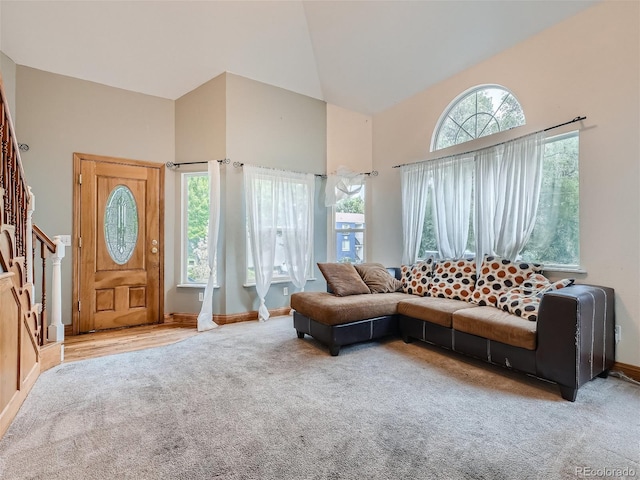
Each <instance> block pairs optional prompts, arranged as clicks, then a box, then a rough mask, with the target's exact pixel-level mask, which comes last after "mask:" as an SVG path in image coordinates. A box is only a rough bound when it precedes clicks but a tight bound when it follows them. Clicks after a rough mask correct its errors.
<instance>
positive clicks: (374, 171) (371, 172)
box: [233, 162, 378, 178]
mask: <svg viewBox="0 0 640 480" xmlns="http://www.w3.org/2000/svg"><path fill="white" fill-rule="evenodd" d="M233 166H234V167H236V168H242V167H244V163H241V162H233ZM266 168H270V169H271V170H282V171H286V170H284V169H282V168H273V167H266ZM296 173H305V172H296ZM314 175H315V176H316V177H320V178H327V174H326V173H314ZM361 175H368V176H370V177H377V176H378V171H377V170H372V171H370V172H363V173H361Z"/></svg>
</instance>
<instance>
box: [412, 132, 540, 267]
mask: <svg viewBox="0 0 640 480" xmlns="http://www.w3.org/2000/svg"><path fill="white" fill-rule="evenodd" d="M544 141H545V137H544V133H543V132H538V133H535V134H531V135H527V136H525V137H521V138H518V139H515V140H512V141H509V142H506V143H504V144H502V145H498V146H495V147H490V148H486V149H482V150H478V151H475V152H470V153H466V154H461V155H456V156H452V157H447V158H444V159H438V160H432V161H426V162H421V163H417V164H412V165H404V166H402V167H401V169H400V170H401V186H402V232H403V255H402V262H403V263H404V264H410V263H413V262H415V261H416V259H417V256H418V252H419V248H420V242H421V239H422V233H423V228H424V218H425V207H426V202H427V195H428V194H431V195H432V199H433V211H432V212H431V214H432V215H433V220H434V229H435V236H436V241H437V245H438V255H439V256H440V258H460V257H462V256H464V254H465V251H466V247H467V243H468V240H469V226H470V223H471V212H472V211H473V225H474V236H475V254H476V259H477V261H478V262H481V261H482V258H483V256H484V255H486V254H488V255H499V256H501V257H505V258H508V259H510V260H515V259H516V258H517V257H518V255H519V254H520V253H521V252H522V250H523V249H524V247H525V245H526V244H527V242H528V241H529V238H530V237H531V233H532V232H533V228H534V226H535V223H536V216H537V209H538V203H539V199H540V188H541V184H542V175H543V156H544Z"/></svg>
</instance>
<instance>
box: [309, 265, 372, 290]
mask: <svg viewBox="0 0 640 480" xmlns="http://www.w3.org/2000/svg"><path fill="white" fill-rule="evenodd" d="M318 268H319V269H320V271H321V272H322V275H323V276H324V279H325V280H326V281H327V284H328V285H329V288H330V289H331V292H332V293H333V294H334V295H337V296H338V297H346V296H348V295H359V294H361V293H371V292H370V291H369V287H367V284H366V283H364V282H363V281H362V278H360V275H358V272H357V271H356V269H355V268H353V265H351V264H350V263H318Z"/></svg>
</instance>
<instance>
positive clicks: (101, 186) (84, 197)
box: [73, 154, 164, 333]
mask: <svg viewBox="0 0 640 480" xmlns="http://www.w3.org/2000/svg"><path fill="white" fill-rule="evenodd" d="M74 172H75V175H76V184H75V188H74V197H75V202H74V204H75V213H74V223H75V226H74V240H75V242H74V243H75V246H76V247H77V248H76V249H75V250H74V251H75V252H76V255H74V272H75V273H76V275H74V289H73V290H74V309H73V313H74V322H73V323H74V325H73V326H74V328H73V330H74V333H85V332H91V331H94V330H105V329H110V328H118V327H127V326H132V325H144V324H150V323H159V322H160V320H161V318H162V316H163V308H162V299H163V295H162V271H163V263H164V261H163V245H162V231H163V225H162V222H163V215H162V213H163V210H162V204H161V200H162V199H163V197H164V194H163V191H162V189H163V185H164V181H163V180H164V165H158V164H153V163H148V162H140V161H134V160H124V159H117V158H109V157H98V156H95V155H86V154H74ZM76 259H77V260H79V261H76ZM76 302H77V303H76Z"/></svg>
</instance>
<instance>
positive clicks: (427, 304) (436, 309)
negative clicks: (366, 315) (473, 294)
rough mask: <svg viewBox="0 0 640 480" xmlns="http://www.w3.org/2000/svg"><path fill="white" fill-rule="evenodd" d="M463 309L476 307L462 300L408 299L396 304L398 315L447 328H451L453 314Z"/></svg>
mask: <svg viewBox="0 0 640 480" xmlns="http://www.w3.org/2000/svg"><path fill="white" fill-rule="evenodd" d="M463 308H477V306H476V305H474V304H472V303H469V302H464V301H462V300H452V299H450V298H437V297H423V298H410V299H408V300H403V301H401V302H400V303H398V313H399V314H401V315H406V316H407V317H412V318H418V319H420V320H424V321H426V322H431V323H437V324H438V325H442V326H443V327H448V328H451V318H452V314H453V312H457V311H458V310H461V309H463Z"/></svg>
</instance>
